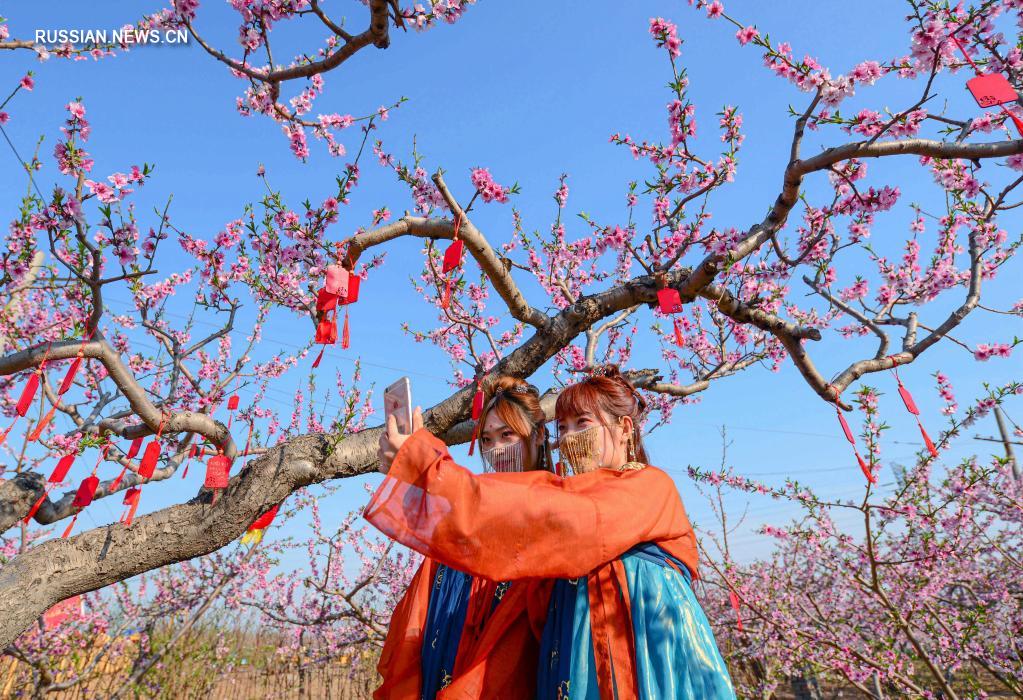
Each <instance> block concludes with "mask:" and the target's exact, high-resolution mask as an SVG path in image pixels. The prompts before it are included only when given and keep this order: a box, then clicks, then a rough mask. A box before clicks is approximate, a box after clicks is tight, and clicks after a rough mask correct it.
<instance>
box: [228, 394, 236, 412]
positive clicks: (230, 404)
mask: <svg viewBox="0 0 1023 700" xmlns="http://www.w3.org/2000/svg"><path fill="white" fill-rule="evenodd" d="M237 408H238V394H235V395H234V396H232V397H230V398H229V399H228V400H227V410H228V411H233V410H235V409H237Z"/></svg>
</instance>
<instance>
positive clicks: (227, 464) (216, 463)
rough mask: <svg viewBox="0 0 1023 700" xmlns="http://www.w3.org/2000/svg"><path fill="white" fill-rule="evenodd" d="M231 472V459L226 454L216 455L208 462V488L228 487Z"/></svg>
mask: <svg viewBox="0 0 1023 700" xmlns="http://www.w3.org/2000/svg"><path fill="white" fill-rule="evenodd" d="M230 472H231V460H230V459H228V458H227V456H226V455H214V456H213V457H210V459H209V461H208V462H206V481H205V482H204V483H203V486H205V487H206V488H208V489H225V488H227V479H228V475H229V474H230Z"/></svg>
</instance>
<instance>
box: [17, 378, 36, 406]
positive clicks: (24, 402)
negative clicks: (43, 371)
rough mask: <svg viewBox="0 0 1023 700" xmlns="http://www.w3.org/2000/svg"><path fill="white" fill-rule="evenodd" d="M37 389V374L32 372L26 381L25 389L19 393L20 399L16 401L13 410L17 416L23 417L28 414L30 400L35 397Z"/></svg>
mask: <svg viewBox="0 0 1023 700" xmlns="http://www.w3.org/2000/svg"><path fill="white" fill-rule="evenodd" d="M38 389H39V373H38V372H33V373H32V374H30V375H29V377H28V381H27V382H25V388H24V389H23V390H22V392H21V398H19V399H18V405H17V406H15V410H16V411H17V412H18V415H19V416H24V415H25V414H26V413H28V409H29V407H30V406H31V405H32V399H34V398H35V397H36V390H38Z"/></svg>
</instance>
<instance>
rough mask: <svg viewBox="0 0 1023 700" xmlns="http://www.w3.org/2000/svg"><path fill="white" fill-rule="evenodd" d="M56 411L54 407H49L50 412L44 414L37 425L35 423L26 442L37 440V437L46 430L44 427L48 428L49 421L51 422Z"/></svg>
mask: <svg viewBox="0 0 1023 700" xmlns="http://www.w3.org/2000/svg"><path fill="white" fill-rule="evenodd" d="M56 410H57V407H56V406H55V405H54V406H50V410H49V411H47V412H46V415H45V416H43V417H42V419H41V420H40V421H39V422H38V423H36V427H35V428H33V429H32V432H31V433H29V436H28V438H27V440H28V442H35V441H36V440H38V439H39V436H40V435H42V434H43V431H44V430H46V426H48V425H49V424H50V421H51V420H53V414H54V412H55V411H56Z"/></svg>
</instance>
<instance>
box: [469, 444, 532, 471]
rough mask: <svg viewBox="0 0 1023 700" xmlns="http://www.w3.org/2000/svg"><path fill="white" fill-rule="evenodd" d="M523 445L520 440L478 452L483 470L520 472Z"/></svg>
mask: <svg viewBox="0 0 1023 700" xmlns="http://www.w3.org/2000/svg"><path fill="white" fill-rule="evenodd" d="M524 450H525V445H524V444H523V442H522V440H519V441H517V442H514V443H512V444H511V445H502V446H501V447H495V448H493V449H490V450H483V451H482V452H480V457H481V458H482V459H483V471H486V472H520V471H522V463H523V454H524Z"/></svg>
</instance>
